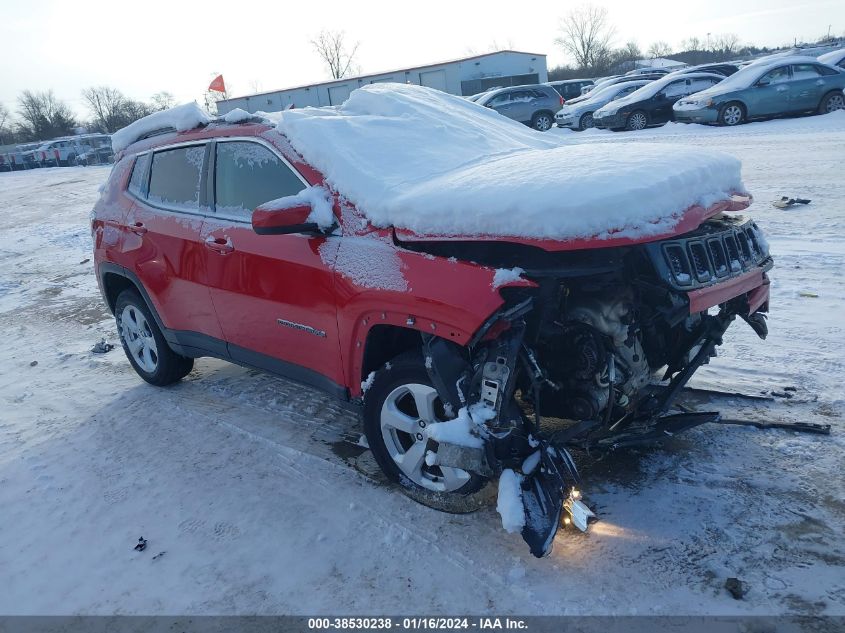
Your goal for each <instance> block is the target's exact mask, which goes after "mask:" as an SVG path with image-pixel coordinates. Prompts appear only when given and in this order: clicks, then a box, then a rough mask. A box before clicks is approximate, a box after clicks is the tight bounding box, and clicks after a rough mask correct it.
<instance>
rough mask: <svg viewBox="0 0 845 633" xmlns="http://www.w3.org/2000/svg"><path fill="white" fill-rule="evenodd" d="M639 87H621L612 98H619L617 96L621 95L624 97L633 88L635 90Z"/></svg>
mask: <svg viewBox="0 0 845 633" xmlns="http://www.w3.org/2000/svg"><path fill="white" fill-rule="evenodd" d="M639 87H640V86H628V87H627V88H622V90H620V91H619V93H618V94H617V95H616V96H615V97H613V98H614V99H619V98H621V97H624V96H625V95H629V94H631V93H632V92H634V90H636V89H637V88H639Z"/></svg>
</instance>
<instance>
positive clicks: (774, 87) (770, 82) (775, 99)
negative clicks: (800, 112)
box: [746, 65, 791, 117]
mask: <svg viewBox="0 0 845 633" xmlns="http://www.w3.org/2000/svg"><path fill="white" fill-rule="evenodd" d="M790 80H791V72H790V67H789V66H788V65H786V66H778V67H777V68H773V69H772V70H770V71H768V72H767V73H766V74H764V75H763V76H762V77H760V79H758V80H757V82H756V83H755V84H754V85H753V86H752V87H751V88H749V89H748V90H747V94H748V99H747V104H746V105H747V108H748V116H750V117H756V116H770V115H773V114H782V113H784V112H789V111H790V104H789V101H790V98H791V86H790Z"/></svg>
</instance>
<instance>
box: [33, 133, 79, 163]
mask: <svg viewBox="0 0 845 633" xmlns="http://www.w3.org/2000/svg"><path fill="white" fill-rule="evenodd" d="M83 151H84V150H83V149H82V147H81V146H80V145H79V143H78V142H77V141H76V140H75V139H69V138H57V139H54V140H52V141H47V142H46V143H44V144H42V145H41V146H40V147H39V148H38V149H37V150H36V152H35V160H36V161H37V162H38V163H39V164H40V165H41V166H42V167H62V166H63V167H68V166H71V165H75V164H76V158H77V157H78V156H79V155H80V154H81V153H82V152H83Z"/></svg>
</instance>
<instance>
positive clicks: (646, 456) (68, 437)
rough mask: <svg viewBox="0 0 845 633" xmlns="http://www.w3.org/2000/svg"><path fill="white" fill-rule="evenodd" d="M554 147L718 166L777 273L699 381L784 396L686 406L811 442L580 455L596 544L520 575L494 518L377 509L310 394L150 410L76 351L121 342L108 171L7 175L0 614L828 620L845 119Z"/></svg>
mask: <svg viewBox="0 0 845 633" xmlns="http://www.w3.org/2000/svg"><path fill="white" fill-rule="evenodd" d="M550 134H555V135H559V136H560V137H561V138H563V139H564V140H566V141H567V142H572V143H578V144H581V143H629V142H632V141H642V142H652V141H660V142H666V143H678V144H687V145H691V146H694V147H706V148H716V149H722V150H725V151H727V152H729V153H731V154H733V155H734V156H736V157H738V158H740V159H741V160H742V162H743V175H744V179H745V183H746V185H747V186H748V188H749V189H750V190H751V191H752V192H753V194H754V195H755V198H756V202H755V203H754V205H753V206H752V207H751V209H750V214H751V215H752V216H753V217H755V218H756V219H757V220H758V222H759V223H760V224H761V225H762V226H763V228H764V230H766V231H767V232H768V235H769V240H770V243H771V249H772V252H773V253H774V256H775V258H776V268H775V269H774V271H773V272H772V278H773V283H772V293H773V294H772V313H771V318H770V321H769V325H770V330H771V334H770V336H769V339H768V340H767V341H765V342H761V341H759V340H757V339H756V337H755V336H754V335H753V333H752V332H751V330H750V329H749V328H747V327H746V326H745V325H744V324H743V323H741V322H739V323H737V324H736V325H735V326H734V327H733V328H732V329H731V330H730V331H729V333H728V337H727V344H726V346H725V347H724V348H723V350H722V353H721V356H720V358H718V359H716V360H715V361H714V362H713V363H712V364H711V365H710V366H709V367H707V368H705V370H704V371H702V372H701V374H700V376H699V378H698V380H697V383H696V384H697V385H698V386H702V387H710V388H718V389H723V390H725V389H726V390H729V391H742V392H745V393H755V394H760V393H761V392H770V391H772V390H774V391H776V392H782V390H783V389H784V387H795V389H796V391H794V392H790V393H793V394H794V395H793V397H792V398H791V399H780V398H776V399H775V400H774V401H773V402H765V401H752V400H747V399H739V398H725V397H716V396H707V397H698V399H696V400H693V399H690V400H689V404H691V405H694V406H697V407H699V408H701V409H703V410H712V409H718V410H721V411H723V412H724V413H725V414H726V415H728V416H730V417H745V418H751V419H760V420H778V421H787V422H799V421H800V422H817V423H829V424H832V425H833V428H834V432H833V435H832V436H830V437H824V436H816V435H799V434H794V433H790V432H785V431H777V430H768V431H760V430H756V429H753V428H746V427H715V426H712V427H702V428H699V429H694V430H692V431H689V432H688V433H686V434H683V435H681V436H679V437H678V438H676V439H674V440H672V441H669V442H667V443H666V444H665V445H664V446H662V447H655V448H650V449H640V450H637V451H628V452H624V453H619V454H616V455H612V456H609V457H607V458H606V459H604V460H602V461H598V462H596V461H592V462H591V461H589V460H586V459H585V458H584V456H578V457H580V458H581V464H582V471H583V472H582V474H583V475H584V480H585V481H584V490H585V493H586V497H587V500H588V502H590V503H594V504H596V505H597V508H598V514H599V518H600V521H599V522H598V523H596V524H595V525H594V526H593V527H592V529H591V531H590V532H589V533H587V534H580V533H576V532H573V531H570V530H562V531H561V532H560V533H559V534H558V536H557V542H556V546H555V550H554V552H553V554H552V555H551V557H550V558H547V559H544V560H536V559H534V558H532V557H531V556H530V555H529V553H528V549H527V547H526V546H525V544H524V543H523V541H522V539H521V538H520V537H519V535H510V534H507V533H505V532H504V531H503V530H502V528H501V523H500V521H499V517H498V515H497V514H496V513H495V509H494V508H492V507H491V508H489V509H487V510H484V511H481V512H478V513H476V514H472V515H462V516H453V515H447V514H440V513H438V512H435V511H433V510H429V509H427V508H425V507H423V506H420V505H418V504H416V503H414V502H413V501H411V500H409V499H407V498H406V497H404V496H403V495H402V494H400V493H399V492H398V491H397V490H396V489H395V488H393V487H391V486H388V485H386V484H385V483H384V482H383V480H382V479H381V477H380V476H379V475H378V474H377V473H376V472H375V471H374V467H373V465H372V461H371V460H370V458H369V456H368V454H367V453H366V452H363V451H362V449H361V448H360V447H358V446H357V445H356V442H357V439H358V437H359V435H360V430H359V428H358V425H357V421H356V419H355V418H354V416H352V415H350V414H349V413H347V412H344V411H343V410H342V409H341V408H340V407H339V406H337V405H336V404H335V403H334V402H333V401H331V400H330V399H328V398H327V397H325V396H323V395H321V394H320V393H317V392H314V391H310V390H308V389H305V388H302V387H299V386H297V385H295V384H292V383H289V382H286V381H283V380H280V379H277V378H274V377H270V376H267V375H262V374H259V373H257V372H253V371H248V370H245V369H243V368H240V367H236V366H234V365H229V364H227V363H224V362H221V361H217V360H210V359H203V360H200V361H198V362H197V364H196V368H195V370H194V371H193V372H192V373H191V374H190V376H189V377H188V378H187V379H186V380H185V381H183V382H182V383H181V384H179V385H177V386H175V387H173V388H169V389H157V388H155V387H151V386H149V385H147V384H146V383H143V382H142V381H141V380H140V379H139V378H138V377H137V376H136V375H135V374H134V373H133V371H132V370H131V368H130V366H129V364H128V362H127V361H126V359H125V358H124V356H123V353H122V351H121V350H120V349H119V348H118V349H116V350H114V351H112V352H111V353H109V354H105V355H94V354H92V353H91V352H90V349H91V347H92V345H94V343H96V342H97V341H98V340H100V339H101V338H103V337H105V338H106V339H107V340H108V341H110V342H112V343H117V342H118V341H117V336H116V332H115V328H114V325H113V322H112V319H111V317H110V315H108V314H107V311H106V309H105V308H104V306H103V304H102V302H101V299H100V297H99V294H98V291H97V288H96V282H95V280H94V276H93V274H92V264H91V261H90V257H91V253H90V248H91V245H90V236H89V230H88V213H89V211H90V209H91V206H92V204H93V201H94V199H95V197H96V195H97V193H96V191H97V187H98V185H99V184H100V183H101V182H102V181H103V180H104V179H105V178H106V176H107V173H108V171H107V169H106V168H61V169H40V170H35V171H30V172H16V173H11V174H10V173H4V174H0V244H2V246H0V332H2V333H3V340H4V341H5V343H4V344H3V345H2V346H0V407H2V408H0V411H2V413H1V414H0V587H2V588H3V590H2V591H0V613H3V614H68V613H85V614H112V613H120V614H185V613H192V614H200V613H202V614H209V613H211V614H224V613H225V614H246V613H259V614H278V613H287V614H290V613H295V614H320V613H333V614H337V613H368V614H382V613H385V614H433V613H455V614H457V613H470V614H486V613H496V614H497V615H506V614H522V615H527V614H644V613H658V614H787V613H789V614H827V615H833V614H836V615H845V467H844V465H845V459H843V449H845V424H843V421H842V415H843V412H845V387H843V383H845V323H843V318H845V281H843V273H845V239H843V237H842V231H843V225H845V178H843V153H842V149H843V147H845V112H843V113H836V114H833V115H828V116H825V117H810V118H800V119H790V120H780V121H771V122H766V123H754V124H750V125H745V126H742V127H740V128H737V129H712V128H702V127H698V126H689V127H685V126H681V125H676V124H670V125H667V126H666V127H664V128H660V129H657V130H653V131H646V132H642V133H619V134H616V133H610V132H601V131H596V130H593V131H588V132H584V133H571V132H568V131H562V130H554V131H552V132H550ZM782 195H787V196H790V197H803V198H810V199H812V204H810V205H809V206H807V207H798V208H792V209H787V210H781V209H776V208H774V207H772V206H771V204H770V202H771V200H773V199H774V198H776V197H780V196H782ZM690 398H692V397H690ZM140 536H143V537H144V538H146V539H148V541H149V545H148V547H147V550H146V551H144V552H136V551H134V550H133V546H134V544H135V542H136V541H137V540H138V537H140ZM731 576H735V577H738V578H740V579H742V580H744V581H745V582H747V583H748V586H749V592H748V594H747V595H746V596H745V598H744V599H743V600H741V601H735V600H733V599H732V598H731V597H730V595H729V594H728V593H727V592H726V591H725V589H724V588H723V587H724V583H725V579H726V578H728V577H731Z"/></svg>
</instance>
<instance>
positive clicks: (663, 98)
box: [654, 92, 666, 101]
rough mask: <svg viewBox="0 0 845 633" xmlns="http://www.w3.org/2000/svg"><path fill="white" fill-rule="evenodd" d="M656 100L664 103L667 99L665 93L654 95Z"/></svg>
mask: <svg viewBox="0 0 845 633" xmlns="http://www.w3.org/2000/svg"><path fill="white" fill-rule="evenodd" d="M654 98H655V99H657V100H658V101H663V100H665V99H666V93H665V92H658V93H657V94H656V95H654Z"/></svg>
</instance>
